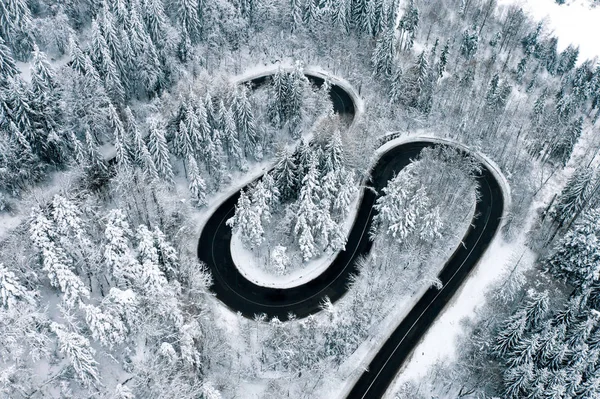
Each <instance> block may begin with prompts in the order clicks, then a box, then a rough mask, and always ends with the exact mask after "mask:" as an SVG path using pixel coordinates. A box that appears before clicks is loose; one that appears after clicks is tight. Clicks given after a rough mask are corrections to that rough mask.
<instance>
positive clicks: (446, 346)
mask: <svg viewBox="0 0 600 399" xmlns="http://www.w3.org/2000/svg"><path fill="white" fill-rule="evenodd" d="M523 253H524V255H525V256H524V257H523V261H522V263H521V265H522V267H523V269H524V268H526V267H531V266H532V265H533V260H534V258H535V257H534V256H533V254H532V253H531V251H530V250H529V249H527V248H526V247H525V245H524V244H523V242H522V241H518V242H512V243H507V242H506V241H504V240H503V239H502V238H501V237H500V236H498V237H496V239H495V241H494V242H493V243H492V245H491V246H490V247H489V248H488V250H487V251H486V254H485V255H484V257H483V259H482V260H481V262H480V264H479V265H478V266H477V267H476V268H475V270H474V272H473V273H472V274H471V275H470V276H469V278H468V279H467V280H466V282H465V283H464V284H463V286H462V287H461V288H460V289H459V290H458V292H457V293H456V294H455V295H454V297H453V299H452V301H451V302H450V303H449V304H448V305H447V306H446V309H445V310H444V312H443V313H442V314H441V315H440V317H439V318H438V319H437V320H436V322H435V323H434V324H433V325H432V326H431V328H430V329H429V331H428V332H427V333H426V334H425V336H424V337H423V339H422V340H421V342H420V343H419V345H417V346H416V347H415V349H414V351H413V353H412V354H411V357H410V359H409V360H408V361H407V362H406V363H405V366H404V369H403V370H402V372H400V373H398V375H397V376H396V379H395V381H394V382H393V383H392V384H391V385H390V388H389V389H388V390H387V392H386V395H385V396H384V398H385V399H393V398H394V393H395V392H396V391H398V389H399V387H400V386H401V385H402V383H404V382H406V381H408V380H411V379H413V380H418V379H420V378H423V377H425V376H426V374H427V372H428V371H429V370H430V369H431V367H432V366H434V365H435V364H436V363H437V362H438V361H442V362H449V361H452V359H454V358H456V340H457V338H458V337H459V336H460V335H461V333H462V332H463V329H464V328H463V326H462V325H461V321H462V320H463V319H464V318H465V317H469V316H470V315H472V314H474V313H475V310H476V309H477V308H478V307H480V306H482V305H483V304H484V303H485V301H486V300H487V298H486V293H487V292H488V289H489V287H490V286H491V285H492V284H493V283H494V282H497V281H498V279H499V278H501V277H502V276H503V275H505V273H506V272H507V270H508V269H509V268H510V267H514V264H512V263H511V262H510V259H511V257H513V256H514V254H518V255H519V256H520V255H521V254H523ZM523 269H522V270H523Z"/></svg>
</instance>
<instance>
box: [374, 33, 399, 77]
mask: <svg viewBox="0 0 600 399" xmlns="http://www.w3.org/2000/svg"><path fill="white" fill-rule="evenodd" d="M395 57H396V36H395V33H394V30H392V29H386V30H385V31H383V33H382V34H381V35H380V36H379V38H378V39H377V45H376V46H375V50H374V51H373V56H372V57H371V64H373V69H374V72H375V74H383V75H390V74H391V73H392V72H393V70H394V63H395Z"/></svg>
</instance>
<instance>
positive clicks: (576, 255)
mask: <svg viewBox="0 0 600 399" xmlns="http://www.w3.org/2000/svg"><path fill="white" fill-rule="evenodd" d="M599 221H600V213H599V212H598V211H597V210H591V211H588V212H585V213H584V214H583V215H582V216H581V220H580V221H579V222H578V223H577V224H576V225H575V226H574V227H573V229H572V230H570V231H569V232H568V233H567V234H566V235H565V236H564V238H563V239H561V240H560V241H559V242H558V244H557V245H556V247H555V249H554V252H553V253H552V255H551V256H550V257H549V258H548V259H547V260H546V262H545V264H546V267H548V268H549V269H550V270H551V271H552V272H553V273H554V274H555V275H556V276H559V277H562V278H565V279H566V280H567V281H569V282H570V283H572V284H573V285H574V286H575V287H578V289H580V290H585V289H586V288H587V287H589V286H590V285H591V284H592V283H593V282H594V281H596V280H598V279H599V278H600V250H599V249H600V244H599V240H598V236H597V234H598V232H600V226H599V225H598V223H599Z"/></svg>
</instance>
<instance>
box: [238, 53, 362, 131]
mask: <svg viewBox="0 0 600 399" xmlns="http://www.w3.org/2000/svg"><path fill="white" fill-rule="evenodd" d="M279 68H281V69H282V70H284V71H291V70H293V68H294V65H293V64H292V63H283V62H282V63H278V64H271V65H265V66H262V65H260V66H258V67H256V68H251V69H249V70H248V71H246V72H244V73H242V74H239V75H236V76H233V77H231V78H230V80H229V81H230V82H231V83H233V84H240V83H245V82H248V81H250V80H253V79H256V78H262V77H265V76H271V75H273V74H275V72H277V71H278V70H279ZM303 70H304V74H305V75H310V76H315V77H318V78H322V79H326V80H328V81H329V82H330V83H332V84H334V85H336V86H339V87H341V88H342V89H344V91H346V92H347V93H348V95H349V96H350V98H352V102H353V103H354V109H355V110H356V112H355V114H354V115H355V118H354V121H353V122H352V124H354V123H355V122H356V121H357V120H358V119H359V118H358V117H360V116H361V115H362V114H363V113H364V112H365V103H364V101H363V100H362V98H361V97H360V96H359V95H358V90H356V88H355V87H354V86H353V85H352V84H351V83H350V82H348V81H347V80H346V79H343V78H341V77H339V76H336V75H334V74H333V73H331V72H329V71H327V70H325V69H323V68H321V67H319V66H317V65H307V66H304V67H303Z"/></svg>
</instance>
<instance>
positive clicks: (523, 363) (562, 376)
mask: <svg viewBox="0 0 600 399" xmlns="http://www.w3.org/2000/svg"><path fill="white" fill-rule="evenodd" d="M598 220H600V214H599V212H598V211H597V210H592V211H589V212H586V213H585V214H584V215H583V216H582V217H581V219H580V221H579V222H578V223H577V224H575V225H574V227H573V229H572V230H571V231H569V232H568V233H567V234H566V235H565V236H564V238H562V239H561V240H560V241H559V242H558V243H557V245H556V246H555V248H554V250H553V251H552V253H551V254H550V255H549V256H548V258H546V259H545V260H544V261H543V265H544V266H545V267H546V268H547V270H549V271H550V272H551V273H552V274H553V275H554V276H556V277H557V278H559V279H561V280H565V281H566V282H568V283H569V284H570V285H572V286H573V287H574V288H575V289H574V291H573V292H572V294H571V295H570V296H569V298H568V300H566V301H565V302H564V304H563V305H562V309H560V306H558V305H556V304H555V307H551V306H550V299H549V294H548V292H547V291H542V292H538V291H536V290H534V289H530V291H529V292H528V298H527V300H526V301H524V302H522V303H523V304H522V305H521V306H519V307H518V308H517V309H516V310H515V311H514V313H513V314H512V315H511V316H510V317H509V318H508V319H507V320H506V321H505V322H504V323H503V324H502V325H501V327H500V329H499V331H498V335H497V338H496V342H495V345H494V347H493V353H494V354H495V355H496V356H497V358H498V359H499V361H500V363H501V365H502V373H503V396H505V397H507V398H522V397H532V398H538V397H539V398H594V397H597V396H598V395H600V376H599V375H598V365H599V364H600V360H599V358H600V347H599V345H598V343H599V342H600V328H599V326H598V323H599V321H600V319H599V314H598V311H597V310H596V309H597V308H598V303H599V302H598V299H599V298H600V291H599V289H598V287H600V284H599V275H600V274H599V271H598V267H597V264H598V260H599V259H600V256H599V252H598V249H599V245H598V238H599V237H598V234H599V233H600V226H599V225H598Z"/></svg>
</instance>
